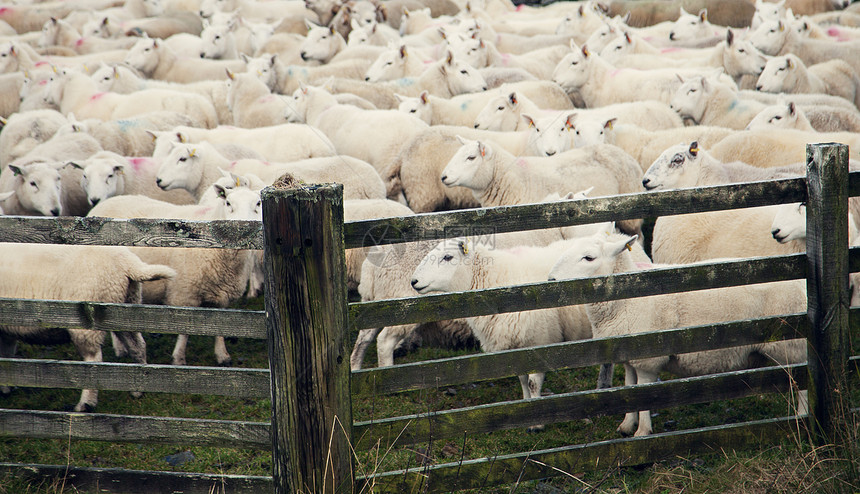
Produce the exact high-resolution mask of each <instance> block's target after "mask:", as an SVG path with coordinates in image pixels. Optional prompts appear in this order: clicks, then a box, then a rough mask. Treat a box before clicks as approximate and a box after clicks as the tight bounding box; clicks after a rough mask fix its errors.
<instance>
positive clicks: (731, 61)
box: [723, 34, 767, 77]
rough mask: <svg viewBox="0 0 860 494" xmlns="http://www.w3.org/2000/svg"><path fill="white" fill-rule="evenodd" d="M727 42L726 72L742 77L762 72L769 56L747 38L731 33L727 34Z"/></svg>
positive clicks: (724, 64)
mask: <svg viewBox="0 0 860 494" xmlns="http://www.w3.org/2000/svg"><path fill="white" fill-rule="evenodd" d="M727 44H728V46H727V47H726V49H725V50H724V51H723V67H724V68H725V69H726V74H728V75H730V76H731V77H741V76H744V75H747V74H750V75H758V74H761V73H762V71H763V70H764V66H765V64H766V63H767V57H765V56H764V53H762V52H761V51H759V49H758V48H756V47H755V46H753V44H752V43H750V42H749V41H747V40H745V39H736V38H735V37H734V35H733V34H730V35H728V36H727Z"/></svg>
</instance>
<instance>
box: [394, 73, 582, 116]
mask: <svg viewBox="0 0 860 494" xmlns="http://www.w3.org/2000/svg"><path fill="white" fill-rule="evenodd" d="M511 93H516V95H517V97H525V98H528V99H529V100H530V101H531V102H532V103H534V105H535V108H555V109H557V110H569V109H573V107H574V105H573V103H571V100H570V98H569V97H568V96H567V94H566V93H565V92H564V90H562V89H561V88H560V87H559V86H558V85H557V84H555V83H553V82H550V81H524V82H515V83H511V84H503V85H501V86H499V87H498V88H495V89H492V90H488V91H484V92H481V93H469V94H461V95H459V96H455V97H453V98H450V99H449V98H440V97H438V96H433V95H432V94H429V93H425V92H422V93H420V94H419V95H418V100H412V101H411V102H410V105H411V106H410V107H411V108H416V112H414V113H417V114H421V115H424V117H423V118H422V119H423V120H424V121H425V122H427V123H429V124H431V125H461V126H468V127H473V126H474V124H475V121H476V118H477V116H478V114H479V113H480V112H481V111H482V110H483V109H484V108H485V107H486V106H488V104H489V103H488V102H489V101H491V100H496V101H497V99H496V98H498V97H501V96H502V95H504V96H507V95H510V94H511ZM402 99H403V97H402V96H400V100H401V101H402ZM418 108H420V109H418ZM427 118H429V122H428V121H427V120H426V119H427Z"/></svg>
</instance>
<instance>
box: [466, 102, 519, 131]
mask: <svg viewBox="0 0 860 494" xmlns="http://www.w3.org/2000/svg"><path fill="white" fill-rule="evenodd" d="M519 110H520V104H519V99H518V98H517V94H516V93H510V94H508V95H499V96H496V97H494V98H491V99H490V101H488V102H487V104H486V106H484V108H483V109H482V110H481V111H480V113H478V116H477V117H475V128H476V129H482V130H495V131H499V132H512V131H514V130H517V126H518V125H519V121H520V112H519Z"/></svg>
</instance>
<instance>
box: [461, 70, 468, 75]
mask: <svg viewBox="0 0 860 494" xmlns="http://www.w3.org/2000/svg"><path fill="white" fill-rule="evenodd" d="M460 73H461V74H463V75H469V71H468V70H465V69H464V70H461V71H460Z"/></svg>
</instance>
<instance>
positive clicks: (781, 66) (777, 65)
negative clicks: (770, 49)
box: [756, 56, 800, 93]
mask: <svg viewBox="0 0 860 494" xmlns="http://www.w3.org/2000/svg"><path fill="white" fill-rule="evenodd" d="M798 63H800V59H798V58H797V57H794V56H783V57H773V58H771V59H770V60H768V61H767V64H765V66H764V70H763V71H762V73H761V75H760V76H759V78H758V81H757V82H756V89H757V90H759V91H765V92H768V93H783V92H788V93H790V92H792V91H791V89H792V88H794V87H795V86H796V84H797V82H798V75H799V74H798V69H799V67H798Z"/></svg>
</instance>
